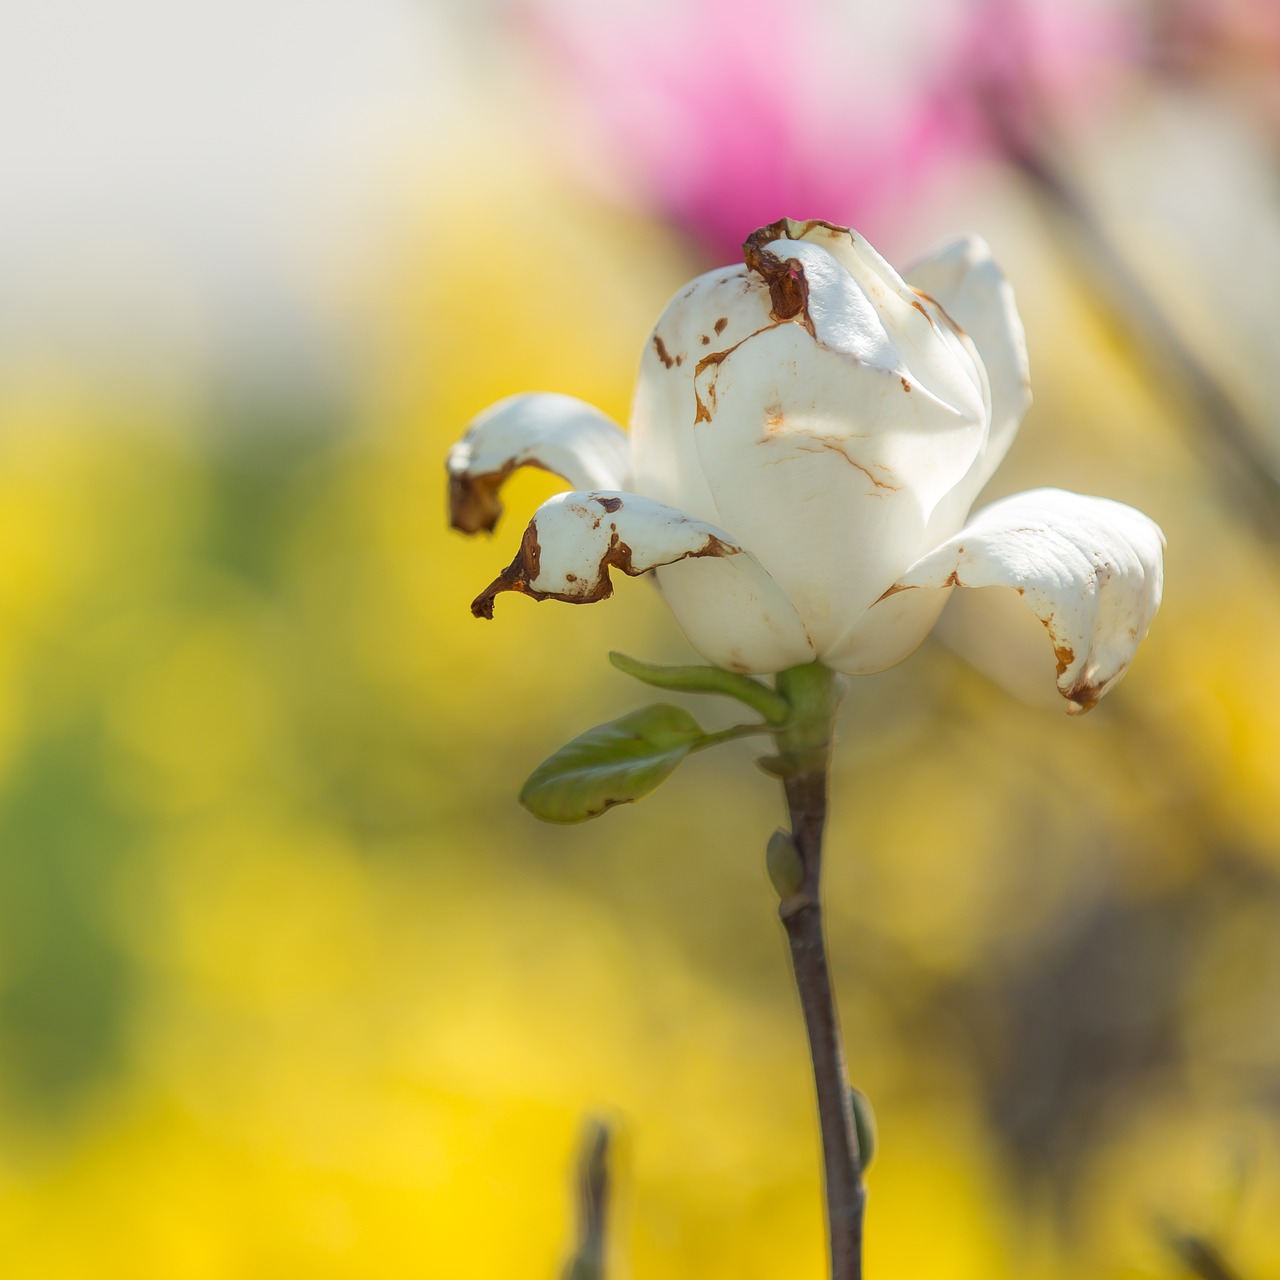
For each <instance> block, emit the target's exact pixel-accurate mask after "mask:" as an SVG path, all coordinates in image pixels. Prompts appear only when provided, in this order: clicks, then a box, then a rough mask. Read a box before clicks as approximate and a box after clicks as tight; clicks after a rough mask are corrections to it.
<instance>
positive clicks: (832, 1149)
mask: <svg viewBox="0 0 1280 1280" xmlns="http://www.w3.org/2000/svg"><path fill="white" fill-rule="evenodd" d="M838 681H839V678H838V677H836V676H835V675H834V674H833V673H832V672H830V671H828V670H827V669H826V668H824V667H822V666H821V665H820V664H817V663H814V664H812V665H811V666H808V667H797V668H793V669H792V670H791V671H784V672H781V673H780V674H779V676H778V689H779V692H781V693H783V694H784V695H785V696H787V697H788V699H789V700H790V701H791V703H792V707H793V709H794V710H795V713H796V720H795V721H794V722H793V725H792V726H790V727H788V729H787V730H786V731H784V732H782V733H779V734H778V738H777V740H778V747H779V757H780V760H781V761H782V762H783V764H784V766H785V767H784V775H785V776H784V785H785V788H786V795H787V808H788V811H789V812H790V816H791V834H792V839H793V840H794V842H795V847H796V852H797V854H798V855H799V858H800V863H801V866H802V868H803V877H802V882H801V886H800V888H799V891H798V892H795V893H792V894H789V895H788V896H787V897H785V898H784V899H783V901H782V904H781V906H780V907H779V909H778V913H779V915H780V916H781V918H782V923H783V926H784V928H785V929H786V932H787V942H788V944H789V946H790V950H791V967H792V971H793V972H794V974H795V980H796V990H797V992H798V993H799V996H800V1007H801V1009H802V1011H803V1013H804V1022H805V1030H806V1032H807V1033H808V1037H809V1054H810V1058H811V1060H812V1063H813V1078H814V1084H815V1087H816V1090H817V1097H818V1124H819V1128H820V1131H821V1134H822V1158H823V1183H824V1191H825V1195H826V1210H827V1233H828V1240H829V1244H830V1250H831V1277H832V1280H861V1277H862V1221H863V1207H864V1204H865V1200H866V1192H865V1189H864V1187H863V1184H862V1168H861V1161H860V1158H859V1152H858V1138H857V1130H856V1127H855V1125H854V1118H853V1106H852V1102H851V1099H850V1094H849V1078H848V1071H847V1068H846V1065H845V1056H844V1046H843V1044H842V1042H841V1037H840V1021H839V1018H838V1016H837V1013H836V1006H835V999H834V997H833V994H832V988H831V973H830V967H829V965H828V963H827V945H826V936H825V930H824V927H823V921H822V836H823V829H824V827H825V824H826V816H827V765H828V761H829V760H830V754H831V732H832V724H833V720H834V716H835V708H836V705H837V703H838V701H839V695H840V688H839V683H838Z"/></svg>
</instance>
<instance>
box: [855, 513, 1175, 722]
mask: <svg viewBox="0 0 1280 1280" xmlns="http://www.w3.org/2000/svg"><path fill="white" fill-rule="evenodd" d="M1163 583H1164V535H1163V534H1162V533H1161V532H1160V528H1159V526H1158V525H1156V524H1155V523H1154V521H1152V520H1150V519H1148V518H1147V517H1146V516H1145V515H1143V514H1142V512H1140V511H1136V510H1134V508H1133V507H1128V506H1125V505H1124V504H1123V503H1120V502H1112V501H1110V500H1109V499H1106V498H1089V497H1084V496H1082V495H1080V494H1076V493H1065V492H1063V491H1062V490H1061V489H1034V490H1031V491H1030V492H1028V493H1020V494H1016V495H1014V496H1013V497H1011V498H1005V499H1003V500H1001V501H999V502H994V503H992V504H991V505H990V506H989V507H985V508H984V509H983V510H982V511H979V512H978V514H977V515H976V516H974V517H973V519H972V520H971V521H970V522H969V524H968V525H967V526H966V527H965V528H964V529H962V530H961V531H960V532H959V533H958V534H956V535H955V537H953V538H950V539H948V540H947V541H946V542H944V543H943V544H942V545H941V546H940V547H938V548H937V549H936V550H935V551H931V552H930V553H929V554H928V555H927V556H924V557H923V558H922V559H921V560H919V561H917V562H916V563H915V564H914V565H912V566H911V568H910V569H908V570H907V572H906V573H904V574H903V575H902V577H900V578H899V579H898V581H897V582H896V583H895V584H894V586H893V587H892V588H891V589H890V591H889V592H886V595H885V599H884V601H883V603H882V604H878V605H877V606H876V609H873V610H872V616H874V614H875V612H876V611H877V610H878V609H880V608H883V607H885V605H892V603H893V601H894V599H895V598H896V593H897V592H899V591H905V590H908V589H909V588H914V587H933V588H947V587H953V586H956V587H998V586H1002V587H1013V588H1014V589H1015V590H1016V591H1017V592H1018V593H1019V594H1020V595H1021V596H1022V598H1023V599H1024V600H1025V601H1026V602H1027V604H1028V605H1029V606H1030V607H1031V609H1032V610H1033V611H1034V613H1035V615H1036V616H1037V617H1038V618H1039V619H1040V621H1041V622H1043V623H1044V625H1045V627H1046V628H1047V629H1048V632H1049V635H1050V638H1051V639H1052V641H1053V649H1054V654H1055V656H1056V657H1057V659H1058V690H1059V692H1060V693H1061V694H1062V696H1063V697H1064V698H1066V699H1067V700H1068V701H1069V702H1070V703H1071V704H1072V705H1071V706H1070V707H1069V708H1068V710H1069V711H1070V712H1071V713H1072V714H1079V713H1080V712H1083V711H1088V710H1089V709H1090V708H1091V707H1093V706H1095V705H1096V704H1097V702H1098V699H1099V698H1101V697H1102V696H1103V694H1104V693H1106V692H1107V690H1108V689H1109V688H1110V687H1111V686H1112V685H1113V684H1115V683H1116V681H1118V680H1119V679H1120V677H1121V676H1122V675H1124V673H1125V671H1126V670H1128V667H1129V663H1130V662H1131V661H1132V660H1133V655H1134V652H1135V651H1136V650H1137V647H1138V644H1139V643H1140V642H1141V640H1142V639H1143V637H1144V636H1145V635H1146V634H1147V629H1148V627H1149V626H1150V625H1151V619H1152V618H1153V617H1154V616H1155V612H1156V610H1157V609H1158V608H1159V607H1160V595H1161V591H1162V589H1163Z"/></svg>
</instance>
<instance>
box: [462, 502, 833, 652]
mask: <svg viewBox="0 0 1280 1280" xmlns="http://www.w3.org/2000/svg"><path fill="white" fill-rule="evenodd" d="M658 566H664V569H663V573H664V576H663V582H662V587H663V594H664V596H665V597H666V599H667V602H668V604H670V605H671V608H672V611H673V613H675V615H676V621H677V622H679V623H680V626H681V628H682V629H683V630H684V632H685V634H686V635H687V636H688V637H689V640H690V642H691V643H692V644H693V647H694V648H695V649H697V650H698V652H699V653H700V654H701V655H702V656H703V657H704V658H706V660H707V661H708V662H712V663H714V664H715V665H716V666H721V667H726V668H728V669H730V670H737V671H752V672H761V671H778V670H781V669H782V668H784V667H788V666H795V665H796V664H797V663H800V662H810V661H812V660H813V656H814V654H813V648H812V646H811V645H810V643H809V639H808V636H807V634H806V633H805V629H804V626H803V625H802V623H801V622H800V619H799V617H798V616H797V615H796V612H795V610H794V609H793V608H792V607H791V604H790V603H789V601H788V600H787V598H786V596H785V594H784V593H783V592H782V590H781V588H780V587H779V586H778V585H777V584H776V583H775V582H774V581H773V580H772V579H771V578H770V577H769V575H768V574H767V573H766V572H765V571H764V570H763V569H762V568H761V567H760V564H759V563H758V562H757V561H756V560H755V559H754V557H752V556H751V555H750V554H748V553H747V552H746V551H745V550H744V549H743V548H742V546H741V545H740V544H739V543H738V542H736V541H735V540H734V539H733V538H732V537H731V536H730V535H729V534H727V533H725V531H724V530H723V529H718V528H716V526H714V525H711V524H708V523H707V522H706V521H703V520H698V519H696V518H695V517H693V516H690V515H688V514H686V513H685V512H683V511H678V510H677V509H676V508H674V507H669V506H666V505H665V504H663V503H661V502H654V501H653V500H652V499H650V498H644V497H641V496H640V495H638V494H634V493H620V492H608V491H597V492H591V493H581V492H573V493H561V494H557V495H556V496H555V497H554V498H550V499H548V500H547V501H546V502H544V503H543V504H542V506H541V507H539V508H538V510H537V511H536V512H535V513H534V517H533V519H532V520H531V521H530V522H529V527H528V528H527V529H526V530H525V533H524V537H523V538H522V540H521V543H520V550H519V551H518V552H517V554H516V557H515V559H514V560H513V561H512V562H511V564H510V565H508V566H507V568H506V569H504V570H503V571H502V573H501V574H499V576H498V577H497V578H496V579H495V580H494V581H493V582H492V583H491V584H490V585H489V586H488V587H486V588H485V590H484V591H483V592H481V594H480V595H479V596H477V597H476V599H475V601H474V602H473V604H472V606H471V611H472V613H474V614H475V615H476V616H477V617H483V618H491V617H493V603H494V598H495V597H496V596H498V595H499V594H500V593H502V592H503V591H518V592H520V593H521V594H523V595H527V596H531V597H532V598H533V599H535V600H563V601H566V602H568V603H570V604H591V603H594V602H595V601H597V600H605V599H607V598H608V597H609V596H611V595H612V594H613V583H612V582H611V581H610V577H609V570H610V569H620V570H621V571H622V572H623V573H626V574H629V575H631V576H632V577H635V576H637V575H639V574H642V573H646V572H648V571H649V570H651V569H655V568H657V567H658Z"/></svg>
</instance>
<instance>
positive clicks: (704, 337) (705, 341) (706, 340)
mask: <svg viewBox="0 0 1280 1280" xmlns="http://www.w3.org/2000/svg"><path fill="white" fill-rule="evenodd" d="M698 341H699V342H700V343H702V345H703V346H704V347H709V346H710V345H711V335H710V334H709V333H700V334H698Z"/></svg>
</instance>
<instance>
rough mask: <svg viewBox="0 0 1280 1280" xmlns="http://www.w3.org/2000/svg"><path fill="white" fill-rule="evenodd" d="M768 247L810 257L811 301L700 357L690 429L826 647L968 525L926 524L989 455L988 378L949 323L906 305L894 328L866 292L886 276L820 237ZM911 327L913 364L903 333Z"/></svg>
mask: <svg viewBox="0 0 1280 1280" xmlns="http://www.w3.org/2000/svg"><path fill="white" fill-rule="evenodd" d="M769 247H770V248H771V249H772V248H775V247H776V248H777V251H778V253H782V252H785V253H786V255H787V261H788V262H789V263H794V264H797V266H796V269H797V270H798V271H799V273H800V278H801V279H802V281H803V284H804V287H805V288H806V290H807V307H806V310H805V312H804V313H803V315H802V316H801V317H800V318H797V319H794V320H789V321H783V322H780V323H774V324H772V325H770V326H768V327H766V328H763V329H761V330H759V331H758V332H756V333H753V334H751V335H750V336H749V337H747V338H745V339H744V340H743V341H741V342H739V343H738V344H737V345H736V346H735V347H733V348H730V349H727V350H725V351H723V352H720V353H718V354H715V355H713V356H708V357H706V358H705V359H704V360H703V361H701V362H700V363H699V366H698V370H697V372H696V375H695V379H694V391H695V395H696V397H697V403H698V409H699V416H700V420H699V421H698V422H697V423H696V425H695V426H694V428H693V435H694V440H695V443H696V446H697V454H698V459H699V461H700V463H701V470H702V473H703V474H704V475H705V476H706V479H707V482H708V485H709V487H710V489H711V492H712V494H713V495H714V498H715V502H716V506H717V509H718V511H719V514H720V520H721V523H723V524H724V526H725V527H726V528H729V529H732V530H734V532H735V534H736V535H737V536H738V537H739V538H741V539H742V541H743V543H744V545H746V546H748V547H749V548H750V549H751V551H752V552H753V553H754V554H755V555H757V556H758V557H759V559H760V561H761V563H762V564H763V565H764V566H765V567H766V568H767V569H768V571H769V573H770V574H771V575H772V576H773V577H774V578H775V579H776V580H777V581H778V582H779V583H780V584H781V586H782V587H783V588H784V589H785V590H786V592H787V594H788V596H789V597H790V599H791V601H792V603H793V604H794V605H795V607H796V609H797V611H798V612H799V614H800V616H801V617H802V618H803V619H804V622H805V625H806V627H807V628H808V631H809V635H810V637H811V638H812V640H813V642H814V644H815V646H816V647H817V650H818V652H819V653H820V654H821V653H822V652H823V651H824V649H826V648H829V647H830V646H831V645H832V644H834V643H835V641H836V640H837V639H838V638H839V637H840V636H842V635H843V634H844V633H845V632H846V631H847V630H848V629H849V627H850V626H851V625H853V623H854V622H855V621H856V620H857V619H858V618H859V617H860V616H861V615H862V614H863V613H864V612H865V611H866V610H867V609H869V608H870V607H871V606H872V605H873V604H874V603H875V601H876V600H877V599H878V598H879V597H880V596H881V595H882V594H883V592H884V590H885V588H886V587H888V586H890V585H891V584H892V583H893V582H894V580H895V578H896V577H897V575H898V574H899V573H900V572H901V571H902V568H903V567H904V566H905V565H909V564H911V563H912V562H913V561H914V560H915V559H917V558H918V557H919V556H921V555H922V554H923V553H924V552H925V551H927V550H928V549H929V548H930V547H931V546H934V545H936V544H937V541H938V538H939V537H940V536H943V535H945V534H946V533H949V532H951V530H952V529H955V528H958V527H959V525H960V523H961V521H962V519H963V514H964V512H963V511H961V512H960V513H959V514H958V516H956V517H955V518H954V519H953V521H952V522H951V524H950V525H949V526H946V527H944V528H942V529H941V531H940V532H939V533H938V534H935V536H933V537H929V536H927V530H928V526H929V523H930V519H931V516H932V513H933V511H934V509H935V507H937V505H938V504H939V503H941V502H942V501H943V500H944V499H945V498H946V496H947V494H948V493H949V491H950V490H951V488H952V487H953V486H954V485H955V484H956V482H957V481H958V480H959V479H961V478H963V477H964V476H966V475H967V474H968V473H969V472H970V470H971V469H972V467H973V466H974V464H975V461H976V459H977V458H978V457H979V456H980V454H981V451H982V448H983V444H984V442H985V440H986V433H987V407H986V401H985V380H984V377H983V375H982V373H981V370H980V368H979V366H978V363H977V361H976V359H975V358H974V357H973V356H972V355H971V354H969V352H968V351H966V350H965V349H964V347H963V346H962V345H961V344H960V343H959V341H958V340H956V339H955V338H954V334H953V333H951V331H950V328H949V326H946V325H945V324H944V323H943V322H941V321H937V322H935V321H932V320H931V319H930V318H929V317H928V316H927V315H925V314H924V313H923V312H922V311H921V310H917V309H916V308H914V307H912V306H910V305H909V304H907V303H905V302H904V303H902V309H903V311H904V312H905V315H906V317H908V319H906V320H904V326H905V327H904V328H903V329H902V330H901V331H898V330H895V331H894V332H892V333H891V332H890V331H889V330H888V329H887V328H886V327H885V324H884V322H883V319H882V317H881V316H880V315H879V313H878V312H877V310H876V308H875V307H874V306H872V305H871V303H870V302H869V301H868V293H867V290H869V289H870V288H871V287H872V286H873V285H874V286H875V287H876V288H877V289H879V290H881V292H882V293H883V292H887V286H886V285H883V284H882V283H877V281H878V277H875V278H872V277H871V275H870V274H868V277H867V282H866V285H865V288H864V286H863V284H862V283H860V282H859V281H857V280H855V279H854V278H853V277H852V275H851V274H850V273H849V272H848V271H847V270H846V269H845V267H844V266H843V264H842V263H841V262H839V261H838V260H837V259H836V258H835V257H834V256H833V255H832V254H830V253H829V252H827V251H826V250H825V249H824V248H822V247H821V246H820V245H817V244H813V243H810V242H808V241H802V240H794V241H793V240H787V241H782V242H777V243H776V245H770V246H769ZM904 288H905V286H904ZM899 301H901V300H900V299H899ZM917 322H918V323H917ZM935 324H936V328H935ZM810 326H812V328H811V327H810ZM916 329H919V330H921V332H919V333H917V332H915V330H916ZM908 333H909V337H910V343H911V344H912V350H913V351H914V352H915V356H916V358H914V359H913V360H908V359H907V358H906V356H905V355H904V348H902V347H900V346H899V345H898V341H899V339H902V340H903V341H904V342H905V341H906V338H905V337H904V335H907V334H908ZM926 335H932V345H930V344H929V340H928V338H927V337H926ZM931 388H933V389H932V390H931ZM944 390H945V392H946V396H945V397H944V396H943V395H942V394H941V393H942V392H943V391H944ZM855 551H856V556H855V557H854V558H852V559H851V552H855Z"/></svg>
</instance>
